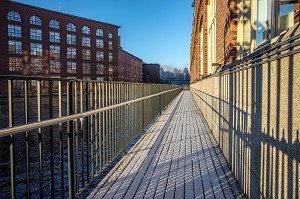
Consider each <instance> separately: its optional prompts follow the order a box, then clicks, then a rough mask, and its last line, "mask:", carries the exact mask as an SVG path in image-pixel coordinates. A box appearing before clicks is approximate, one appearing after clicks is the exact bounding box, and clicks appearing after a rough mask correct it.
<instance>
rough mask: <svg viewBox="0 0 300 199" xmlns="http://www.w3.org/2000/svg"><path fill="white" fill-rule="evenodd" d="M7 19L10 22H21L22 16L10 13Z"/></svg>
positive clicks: (13, 12)
mask: <svg viewBox="0 0 300 199" xmlns="http://www.w3.org/2000/svg"><path fill="white" fill-rule="evenodd" d="M7 19H8V20H10V21H17V22H21V16H20V15H19V13H17V12H15V11H10V12H9V13H8V14H7Z"/></svg>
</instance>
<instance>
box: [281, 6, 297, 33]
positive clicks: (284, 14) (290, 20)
mask: <svg viewBox="0 0 300 199" xmlns="http://www.w3.org/2000/svg"><path fill="white" fill-rule="evenodd" d="M294 14H295V13H294V4H286V5H280V6H279V15H278V30H277V34H280V33H281V32H283V31H285V30H286V29H288V28H290V27H292V26H294Z"/></svg>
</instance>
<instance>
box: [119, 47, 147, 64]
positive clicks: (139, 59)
mask: <svg viewBox="0 0 300 199" xmlns="http://www.w3.org/2000/svg"><path fill="white" fill-rule="evenodd" d="M119 50H120V51H123V52H125V53H127V54H129V55H130V56H132V57H135V58H137V59H139V60H141V61H142V62H143V60H142V59H141V58H138V57H137V56H135V55H133V54H131V53H129V52H127V51H126V50H123V49H121V48H119Z"/></svg>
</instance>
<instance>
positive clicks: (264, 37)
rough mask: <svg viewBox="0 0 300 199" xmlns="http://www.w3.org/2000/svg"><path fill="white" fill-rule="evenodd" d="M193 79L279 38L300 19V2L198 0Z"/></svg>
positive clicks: (192, 46)
mask: <svg viewBox="0 0 300 199" xmlns="http://www.w3.org/2000/svg"><path fill="white" fill-rule="evenodd" d="M192 6H193V7H194V20H193V29H192V40H191V51H190V53H191V54H190V57H191V68H190V70H191V82H192V83H193V82H196V81H198V80H199V79H201V78H202V77H204V76H207V75H209V74H213V73H214V72H215V71H216V70H217V69H218V68H219V67H221V66H224V65H226V64H229V63H232V62H234V61H235V60H239V59H241V58H243V57H245V56H247V55H249V54H251V53H252V52H254V51H255V50H257V49H260V48H262V47H265V46H268V45H270V44H271V43H272V42H275V41H277V40H278V38H279V37H280V36H282V35H283V34H284V32H285V31H287V30H288V29H290V28H291V27H293V26H294V25H295V24H298V23H299V21H300V11H299V8H300V2H299V1H283V0H275V1H274V0H263V1H259V0H243V1H242V0H194V2H193V3H192Z"/></svg>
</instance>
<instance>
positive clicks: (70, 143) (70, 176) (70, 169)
mask: <svg viewBox="0 0 300 199" xmlns="http://www.w3.org/2000/svg"><path fill="white" fill-rule="evenodd" d="M67 88H68V89H67V92H68V115H71V114H73V103H74V101H73V81H70V82H68V87H67ZM73 141H74V129H73V120H71V121H69V124H68V179H69V198H75V189H74V182H75V180H74V146H73V145H74V143H73Z"/></svg>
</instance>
